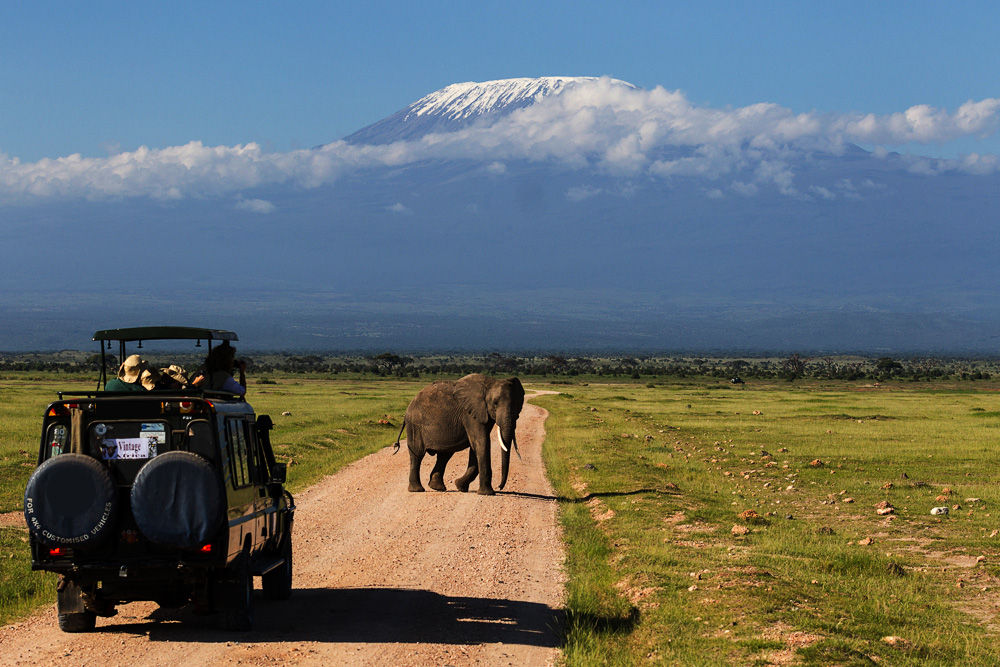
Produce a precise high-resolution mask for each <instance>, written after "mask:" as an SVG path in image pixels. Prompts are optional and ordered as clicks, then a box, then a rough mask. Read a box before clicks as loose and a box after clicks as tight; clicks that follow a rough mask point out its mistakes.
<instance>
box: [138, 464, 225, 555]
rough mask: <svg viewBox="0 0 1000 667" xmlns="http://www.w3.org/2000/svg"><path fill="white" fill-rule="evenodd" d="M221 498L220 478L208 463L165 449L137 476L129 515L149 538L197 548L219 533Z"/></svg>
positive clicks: (184, 547) (222, 515) (222, 499)
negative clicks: (130, 514)
mask: <svg viewBox="0 0 1000 667" xmlns="http://www.w3.org/2000/svg"><path fill="white" fill-rule="evenodd" d="M224 498H225V495H224V493H223V490H222V483H221V481H220V480H219V476H218V474H217V473H216V471H215V468H213V467H212V465H211V464H210V463H209V462H208V461H206V460H205V459H203V458H201V457H200V456H198V455H197V454H192V453H191V452H166V453H164V454H160V455H159V456H157V457H156V458H154V459H152V460H150V461H149V462H148V463H146V465H144V466H143V467H142V468H141V469H140V470H139V474H138V475H136V476H135V482H134V483H133V484H132V516H134V517H135V522H136V524H137V525H138V526H139V530H140V531H142V534H143V535H145V536H146V538H147V539H148V540H149V541H150V542H153V543H155V544H159V545H161V546H167V547H177V548H180V549H196V548H198V547H201V546H202V545H204V544H205V543H206V542H209V541H211V540H212V538H213V537H215V536H216V534H217V533H218V532H219V528H220V526H221V525H222V522H223V520H224V518H225V516H224V509H225V503H224Z"/></svg>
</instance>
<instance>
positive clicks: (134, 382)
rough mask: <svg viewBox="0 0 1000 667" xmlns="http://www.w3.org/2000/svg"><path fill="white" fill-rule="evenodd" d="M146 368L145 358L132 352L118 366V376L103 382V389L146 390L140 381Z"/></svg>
mask: <svg viewBox="0 0 1000 667" xmlns="http://www.w3.org/2000/svg"><path fill="white" fill-rule="evenodd" d="M146 369H147V365H146V362H145V360H143V358H142V357H140V356H139V355H138V354H133V355H132V356H130V357H128V358H127V359H125V361H123V362H122V365H121V366H119V367H118V377H115V378H112V379H110V380H108V381H107V383H105V385H104V391H146V388H145V387H143V386H142V382H141V379H142V372H143V371H145V370H146Z"/></svg>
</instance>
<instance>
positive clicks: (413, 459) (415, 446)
mask: <svg viewBox="0 0 1000 667" xmlns="http://www.w3.org/2000/svg"><path fill="white" fill-rule="evenodd" d="M406 438H407V443H406V445H407V448H408V449H409V450H410V485H409V487H408V488H409V490H410V491H423V490H424V487H423V485H422V484H421V483H420V462H421V461H423V459H424V443H423V441H421V440H420V436H418V435H417V434H416V433H414V432H412V431H407V433H406Z"/></svg>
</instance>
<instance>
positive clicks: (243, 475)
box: [226, 419, 250, 488]
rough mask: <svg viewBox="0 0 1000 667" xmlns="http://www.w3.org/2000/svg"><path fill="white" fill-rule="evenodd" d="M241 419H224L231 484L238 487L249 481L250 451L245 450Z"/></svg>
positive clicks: (245, 443) (244, 432) (245, 441)
mask: <svg viewBox="0 0 1000 667" xmlns="http://www.w3.org/2000/svg"><path fill="white" fill-rule="evenodd" d="M243 424H244V422H243V420H242V419H227V420H226V435H227V436H228V437H227V438H226V439H227V440H228V442H227V444H226V446H227V447H228V449H229V466H230V473H231V474H232V476H233V486H234V487H236V488H239V487H241V486H246V485H247V484H249V483H250V461H249V456H250V453H249V452H248V451H247V440H246V429H245V428H244V426H243Z"/></svg>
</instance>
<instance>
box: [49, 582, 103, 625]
mask: <svg viewBox="0 0 1000 667" xmlns="http://www.w3.org/2000/svg"><path fill="white" fill-rule="evenodd" d="M56 615H57V616H58V618H59V629H60V630H62V631H63V632H90V631H92V630H93V629H94V627H95V625H96V624H97V614H96V613H94V612H93V611H90V610H88V609H87V608H86V606H85V600H84V597H83V589H82V588H80V586H79V584H77V582H76V581H74V580H72V579H65V578H61V579H60V580H59V584H58V586H56Z"/></svg>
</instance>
